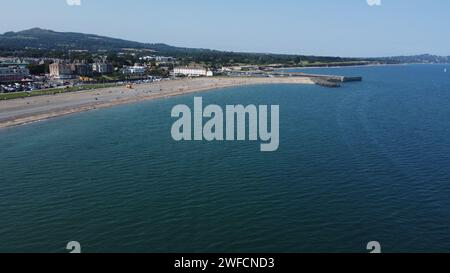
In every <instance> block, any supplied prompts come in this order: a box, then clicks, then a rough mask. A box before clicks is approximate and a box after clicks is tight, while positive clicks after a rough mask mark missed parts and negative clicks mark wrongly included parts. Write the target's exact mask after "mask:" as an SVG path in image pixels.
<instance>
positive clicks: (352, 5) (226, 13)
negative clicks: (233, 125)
mask: <svg viewBox="0 0 450 273" xmlns="http://www.w3.org/2000/svg"><path fill="white" fill-rule="evenodd" d="M66 1H67V0H39V1H36V0H8V1H7V0H4V1H2V3H1V4H0V6H1V16H0V32H2V33H3V32H6V31H19V30H23V29H28V28H31V27H41V28H47V29H52V30H56V31H73V32H84V33H94V34H100V35H107V36H112V37H118V38H124V39H130V40H135V41H140V42H162V43H167V44H170V45H176V46H185V47H201V48H211V49H220V50H229V51H245V52H271V53H295V54H313V55H331V56H388V55H403V54H421V53H431V54H439V55H450V35H449V34H450V15H449V14H450V1H448V0H381V5H380V6H370V5H368V3H367V0H309V1H306V0H277V1H275V0H272V1H267V0H170V1H161V0H121V1H119V0H81V5H80V6H70V5H68V4H67V2H66ZM68 1H77V0H68ZM369 1H378V0H369Z"/></svg>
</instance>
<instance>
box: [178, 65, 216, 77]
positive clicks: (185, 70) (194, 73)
mask: <svg viewBox="0 0 450 273" xmlns="http://www.w3.org/2000/svg"><path fill="white" fill-rule="evenodd" d="M173 74H174V75H175V76H177V75H184V76H189V77H199V76H206V77H212V76H213V73H212V71H209V70H207V69H206V68H204V67H175V68H174V69H173Z"/></svg>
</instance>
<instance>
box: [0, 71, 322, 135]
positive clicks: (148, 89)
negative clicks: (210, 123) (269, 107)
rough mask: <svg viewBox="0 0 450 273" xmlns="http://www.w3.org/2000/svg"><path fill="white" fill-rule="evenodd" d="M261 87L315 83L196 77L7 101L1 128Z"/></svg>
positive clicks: (1, 107)
mask: <svg viewBox="0 0 450 273" xmlns="http://www.w3.org/2000/svg"><path fill="white" fill-rule="evenodd" d="M259 84H314V82H313V81H312V80H311V79H310V78H308V77H275V78H254V77H213V78H194V79H178V80H170V81H161V82H153V83H148V84H140V85H134V86H133V89H128V88H126V87H121V86H119V87H109V88H101V89H92V90H85V91H76V92H69V93H62V94H56V95H44V96H36V97H27V98H22V99H12V100H5V101H0V129H4V128H9V127H14V126H20V125H26V124H29V123H34V122H38V121H43V120H47V119H51V118H56V117H61V116H66V115H71V114H75V113H81V112H87V111H92V110H97V109H103V108H109V107H113V106H116V105H122V104H130V103H137V102H141V101H147V100H151V99H159V98H170V97H174V96H180V95H185V94H191V93H197V92H204V91H209V90H214V89H220V88H227V87H236V86H246V85H259Z"/></svg>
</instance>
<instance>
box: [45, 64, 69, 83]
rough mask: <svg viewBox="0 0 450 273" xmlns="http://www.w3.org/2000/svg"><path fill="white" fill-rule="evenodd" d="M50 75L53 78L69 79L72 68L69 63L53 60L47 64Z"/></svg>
mask: <svg viewBox="0 0 450 273" xmlns="http://www.w3.org/2000/svg"><path fill="white" fill-rule="evenodd" d="M49 69H50V77H52V78H55V79H60V80H62V79H71V78H72V77H73V73H72V69H71V66H70V65H69V64H66V63H63V62H55V63H52V64H50V65H49Z"/></svg>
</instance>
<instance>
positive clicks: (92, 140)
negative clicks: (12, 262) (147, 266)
mask: <svg viewBox="0 0 450 273" xmlns="http://www.w3.org/2000/svg"><path fill="white" fill-rule="evenodd" d="M444 68H447V70H449V69H448V68H450V67H448V66H444V65H404V66H380V67H376V66H372V67H348V68H328V69H326V68H321V69H307V70H301V71H306V72H312V73H324V74H340V75H346V76H363V78H364V80H363V82H360V83H348V84H344V85H343V87H342V88H339V89H328V88H323V87H319V86H312V85H259V86H246V87H237V88H226V89H221V90H214V91H208V92H204V93H198V94H191V95H184V96H180V97H173V98H170V99H157V100H153V101H146V102H142V103H137V104H130V105H120V106H116V107H113V108H108V109H102V110H99V111H92V112H85V113H80V114H76V115H71V116H66V117H61V118H57V119H52V120H47V121H43V122H38V123H33V124H30V125H27V126H22V127H16V128H9V129H3V130H0V208H1V209H0V252H66V250H65V246H66V244H67V242H69V241H72V240H75V241H79V242H80V243H81V245H82V250H83V251H84V252H367V251H366V244H367V242H369V241H374V240H375V241H379V242H380V243H381V244H382V249H383V251H385V252H411V251H412V252H436V251H440V252H450V198H449V196H450V125H449V124H450V123H449V120H450V107H449V103H450V73H445V72H444ZM200 95H201V96H202V97H203V103H204V105H206V104H219V105H222V106H224V105H226V104H233V105H234V104H243V105H247V104H256V105H258V104H263V105H273V104H278V105H280V148H279V150H278V151H277V152H273V153H262V152H260V146H259V142H211V143H207V142H184V143H177V142H174V141H173V140H172V138H171V135H170V129H171V125H172V123H173V121H174V119H172V118H171V117H170V111H171V109H172V107H173V106H175V105H177V104H180V103H181V104H187V105H191V106H192V104H193V97H194V96H200Z"/></svg>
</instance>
